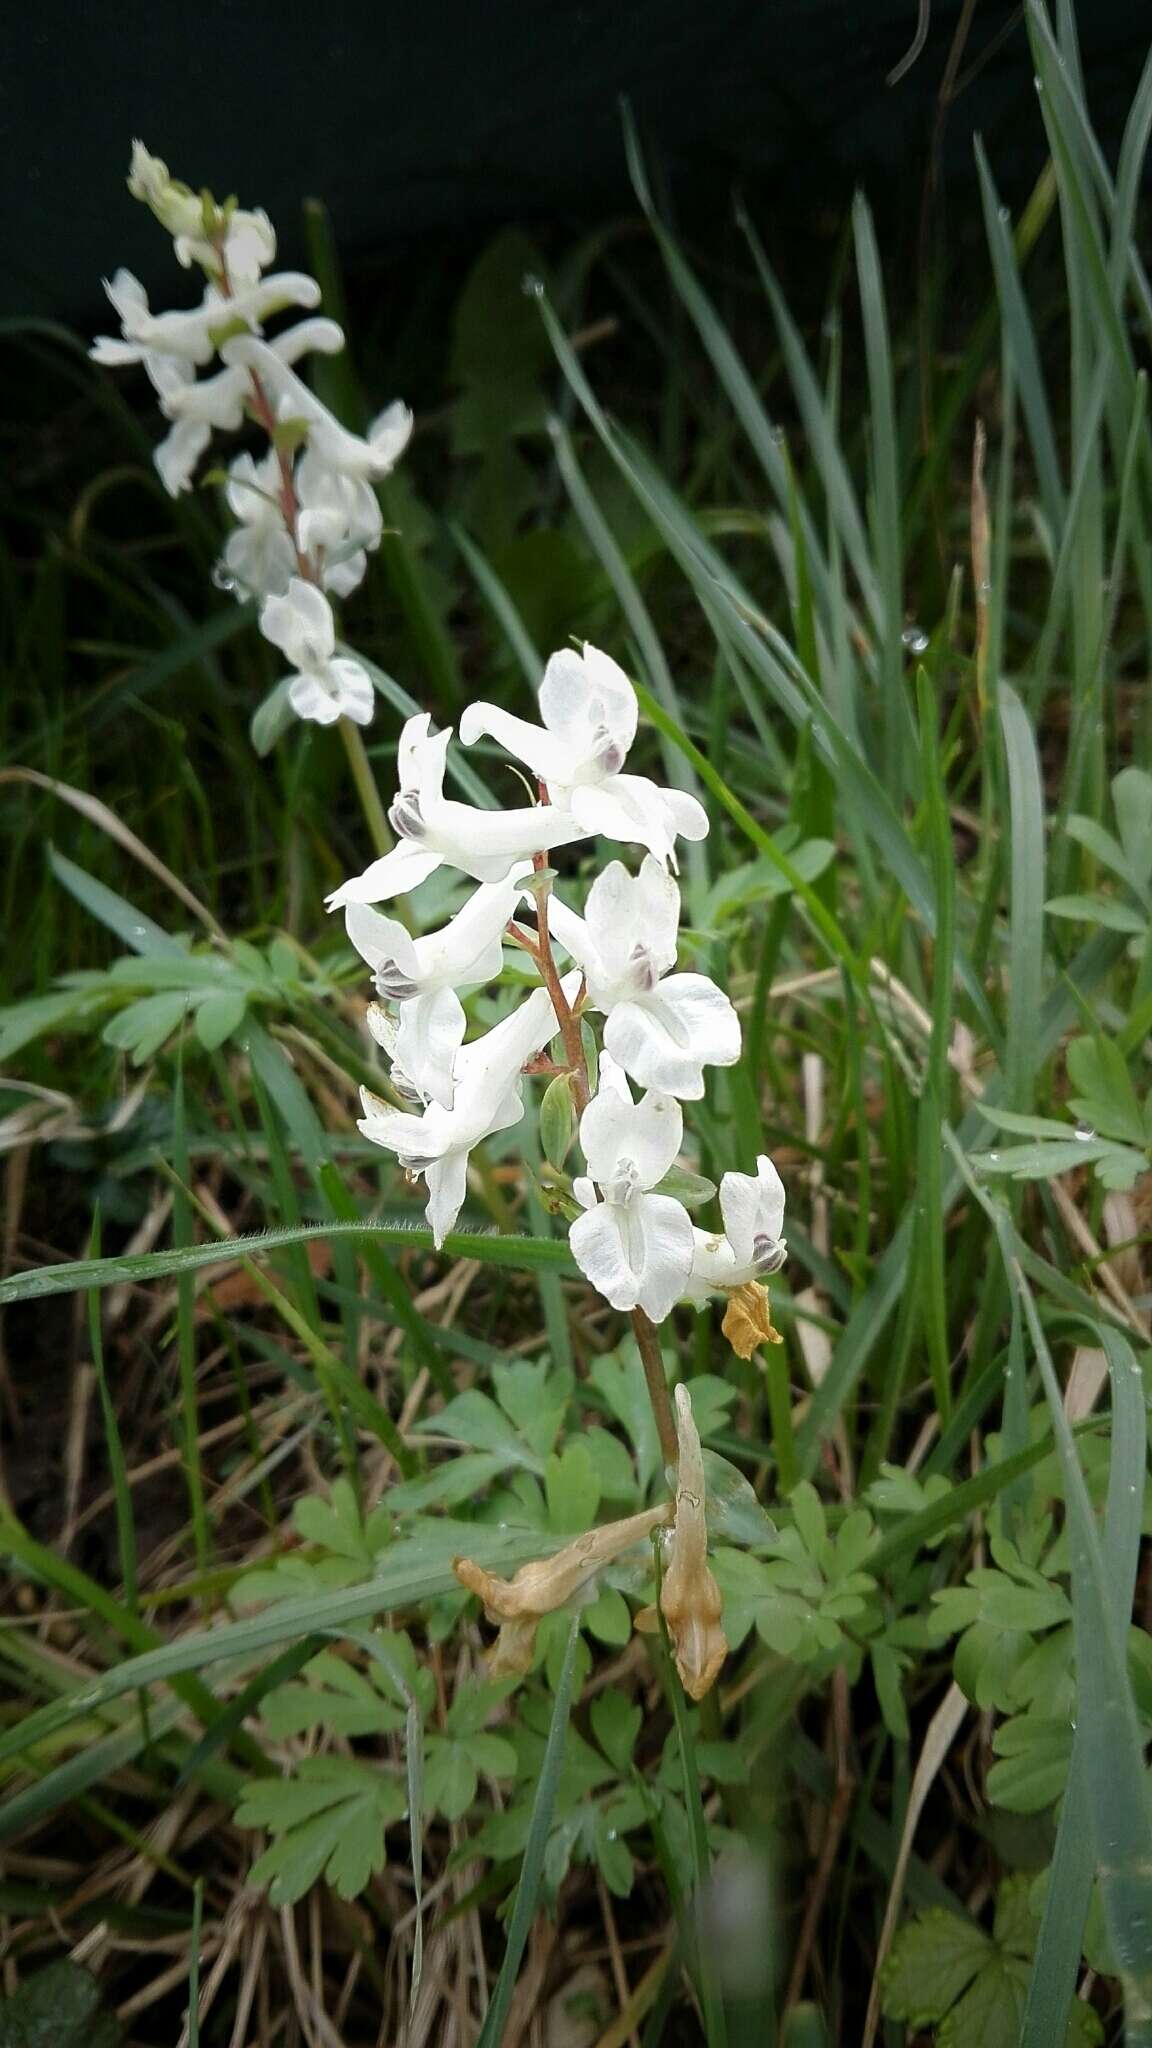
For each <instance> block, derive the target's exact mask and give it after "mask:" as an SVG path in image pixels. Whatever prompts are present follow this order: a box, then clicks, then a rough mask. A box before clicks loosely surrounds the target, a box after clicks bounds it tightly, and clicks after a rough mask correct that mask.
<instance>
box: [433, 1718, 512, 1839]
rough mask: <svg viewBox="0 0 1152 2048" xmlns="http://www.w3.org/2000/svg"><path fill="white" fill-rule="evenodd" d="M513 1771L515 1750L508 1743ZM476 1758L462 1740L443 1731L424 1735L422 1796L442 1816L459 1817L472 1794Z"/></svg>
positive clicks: (474, 1788) (474, 1791) (471, 1798)
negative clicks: (453, 1737)
mask: <svg viewBox="0 0 1152 2048" xmlns="http://www.w3.org/2000/svg"><path fill="white" fill-rule="evenodd" d="M508 1748H509V1752H510V1755H511V1758H512V1769H511V1771H508V1772H506V1773H505V1775H506V1776H508V1777H511V1776H514V1775H515V1769H516V1752H515V1750H514V1749H512V1748H511V1745H510V1744H509V1745H508ZM476 1771H477V1762H476V1760H475V1759H474V1756H473V1754H472V1753H471V1750H470V1745H469V1744H468V1743H465V1742H453V1741H451V1740H449V1739H448V1738H447V1737H445V1736H443V1735H429V1736H428V1737H427V1738H426V1746H425V1756H424V1797H425V1799H426V1800H427V1802H428V1804H429V1806H431V1807H434V1808H435V1809H436V1811H437V1812H439V1813H442V1814H443V1815H444V1818H445V1820H459V1819H460V1816H461V1814H464V1813H467V1811H468V1808H469V1807H470V1806H471V1804H472V1801H473V1800H474V1799H475V1797H476V1785H477V1776H476Z"/></svg>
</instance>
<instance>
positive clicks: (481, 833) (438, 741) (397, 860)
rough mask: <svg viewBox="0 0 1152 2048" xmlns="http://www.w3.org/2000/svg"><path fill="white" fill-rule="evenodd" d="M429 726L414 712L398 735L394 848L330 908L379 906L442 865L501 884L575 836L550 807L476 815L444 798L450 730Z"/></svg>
mask: <svg viewBox="0 0 1152 2048" xmlns="http://www.w3.org/2000/svg"><path fill="white" fill-rule="evenodd" d="M431 724H432V721H431V719H430V717H429V716H428V714H427V712H421V713H420V715H419V716H418V717H416V718H410V719H409V720H408V723H407V724H406V725H405V727H404V730H403V731H402V733H401V735H400V746H399V749H398V765H399V769H400V789H399V792H398V794H397V796H396V798H395V801H394V802H393V804H392V806H391V809H390V810H389V813H388V819H389V823H390V824H391V826H392V829H393V831H394V832H395V833H396V836H397V838H398V839H399V840H400V841H401V842H402V843H401V844H400V845H399V846H394V847H393V849H392V851H391V853H386V854H385V855H384V857H383V859H381V860H375V861H373V862H372V864H371V866H370V867H367V868H365V870H364V873H363V874H362V875H357V876H355V877H354V878H353V879H352V880H351V881H348V882H345V883H343V884H342V886H341V887H340V888H339V889H337V890H335V891H334V892H333V894H332V895H331V896H329V898H328V908H329V909H330V910H336V909H338V908H340V907H341V906H342V905H344V904H346V903H383V902H386V901H387V899H388V898H389V897H390V896H398V895H400V894H401V893H402V892H403V891H404V890H406V889H411V888H414V887H415V885H416V881H417V880H420V881H423V880H424V878H425V877H426V876H427V875H430V874H432V873H434V871H435V870H436V869H437V868H438V867H440V866H441V864H442V863H445V862H446V863H447V864H448V865H449V866H450V867H457V868H461V869H462V870H463V872H464V873H465V874H466V875H471V876H472V878H473V880H474V881H477V882H502V881H504V880H505V879H506V878H507V876H509V875H510V874H511V872H512V870H513V868H514V867H516V866H517V865H518V864H519V863H520V862H522V861H524V860H525V859H526V858H528V857H530V856H531V855H532V854H535V853H545V852H547V851H548V850H549V849H550V848H551V847H553V846H567V845H568V844H570V842H571V841H573V840H575V839H581V838H583V836H584V835H583V833H582V832H581V829H580V827H579V825H577V823H576V821H575V819H574V818H571V817H569V815H568V814H567V812H565V811H561V810H558V809H557V807H556V806H555V805H554V804H536V805H532V806H530V807H529V808H526V809H524V810H514V811H482V810H479V809H478V808H477V807H476V806H475V805H473V804H460V803H456V802H455V801H454V800H453V799H452V798H451V797H446V796H445V795H444V760H445V755H446V753H447V750H448V742H449V740H450V739H451V737H452V730H451V727H449V728H448V730H447V731H446V732H441V733H436V734H435V735H433V733H432V731H431ZM417 853H418V855H419V861H417V859H416V858H415V855H416V854H417Z"/></svg>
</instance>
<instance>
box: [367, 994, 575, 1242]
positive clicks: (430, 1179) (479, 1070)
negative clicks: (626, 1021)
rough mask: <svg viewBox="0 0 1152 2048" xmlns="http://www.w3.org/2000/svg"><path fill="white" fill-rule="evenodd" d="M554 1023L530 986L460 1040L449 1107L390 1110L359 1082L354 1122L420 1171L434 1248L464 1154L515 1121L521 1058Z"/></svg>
mask: <svg viewBox="0 0 1152 2048" xmlns="http://www.w3.org/2000/svg"><path fill="white" fill-rule="evenodd" d="M576 980H577V977H576V976H575V975H570V976H569V977H568V981H567V983H566V984H565V986H564V992H565V995H566V996H567V998H568V1000H569V1001H571V1000H572V998H573V997H574V996H575V993H576ZM461 1014H462V1013H461ZM556 1030H557V1025H556V1014H555V1011H554V1010H553V1008H552V1001H551V998H550V996H549V994H548V991H547V990H546V989H543V988H538V989H534V990H533V992H532V994H531V995H530V996H529V997H528V998H527V1000H526V1001H525V1002H523V1003H521V1005H520V1007H519V1009H518V1010H513V1011H512V1013H511V1014H510V1015H509V1016H507V1017H505V1018H503V1019H502V1021H501V1022H500V1023H499V1024H496V1025H494V1026H493V1028H492V1030H491V1031H487V1032H485V1034H484V1036H483V1037H482V1038H475V1039H473V1040H472V1042H471V1044H469V1045H463V1046H460V1048H459V1050H458V1051H457V1053H456V1056H455V1060H454V1062H453V1074H452V1079H453V1096H452V1107H451V1109H445V1108H444V1107H443V1105H442V1104H441V1103H439V1102H436V1101H432V1102H430V1103H429V1104H428V1106H427V1108H426V1109H425V1110H424V1112H423V1115H421V1116H415V1115H412V1114H410V1113H409V1112H407V1111H405V1110H394V1109H391V1108H390V1107H389V1105H388V1104H387V1103H385V1102H381V1101H380V1099H379V1097H377V1096H375V1095H372V1094H370V1093H369V1091H368V1090H367V1089H361V1091H360V1092H361V1097H362V1099H363V1103H364V1112H365V1113H364V1115H363V1117H362V1118H361V1119H360V1121H359V1125H358V1128H359V1129H360V1131H361V1132H362V1133H363V1135H364V1136H365V1137H366V1138H368V1139H370V1140H371V1142H372V1144H374V1145H384V1146H386V1147H387V1148H388V1150H389V1151H391V1152H395V1153H396V1155H397V1157H398V1159H399V1161H400V1164H401V1166H403V1167H406V1168H407V1171H408V1172H409V1174H410V1175H412V1176H416V1175H420V1174H422V1175H423V1176H424V1180H425V1182H426V1184H427V1187H428V1204H427V1207H426V1209H425V1212H424V1213H425V1215H426V1217H427V1219H428V1222H429V1224H430V1226H431V1229H432V1236H433V1240H434V1242H435V1244H436V1246H437V1249H439V1247H440V1245H442V1244H443V1242H444V1239H445V1237H446V1236H447V1234H448V1232H449V1231H450V1230H451V1229H452V1226H453V1224H454V1223H455V1221H456V1218H457V1216H458V1215H459V1213H460V1210H461V1208H462V1206H463V1202H464V1195H465V1192H466V1189H467V1178H468V1154H469V1153H470V1152H471V1150H472V1148H473V1146H475V1145H479V1144H480V1143H481V1142H482V1140H483V1139H485V1138H489V1137H491V1136H492V1135H493V1134H494V1133H495V1132H496V1131H506V1130H508V1129H509V1128H510V1127H511V1125H513V1124H516V1123H519V1121H520V1118H521V1117H522V1115H523V1114H524V1103H523V1097H522V1094H521V1079H522V1074H523V1069H524V1066H525V1063H526V1062H527V1061H528V1060H530V1059H531V1058H532V1057H533V1055H534V1054H535V1053H538V1052H539V1051H540V1050H541V1048H542V1047H543V1046H545V1045H547V1044H548V1041H549V1039H551V1038H554V1037H555V1036H556ZM397 1055H398V1057H399V1042H397ZM401 1064H402V1065H403V1064H404V1063H403V1061H402V1062H401Z"/></svg>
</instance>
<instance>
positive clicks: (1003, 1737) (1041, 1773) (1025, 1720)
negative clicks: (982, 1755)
mask: <svg viewBox="0 0 1152 2048" xmlns="http://www.w3.org/2000/svg"><path fill="white" fill-rule="evenodd" d="M1072 1735H1073V1730H1072V1725H1071V1722H1070V1721H1068V1720H1066V1719H1064V1720H1062V1719H1059V1718H1058V1717H1055V1716H1052V1715H1047V1714H1017V1715H1015V1716H1014V1718H1013V1719H1012V1720H1010V1721H1005V1722H1004V1723H1003V1725H1002V1726H1001V1727H999V1728H998V1729H997V1730H996V1733H995V1735H994V1736H993V1738H992V1747H993V1749H994V1750H995V1751H996V1755H997V1757H998V1758H999V1762H997V1763H994V1764H993V1766H992V1768H991V1770H990V1771H989V1773H988V1796H989V1798H990V1799H991V1800H992V1801H993V1803H994V1804H995V1805H997V1806H1003V1807H1006V1808H1007V1809H1008V1811H1009V1812H1010V1813H1041V1812H1043V1810H1044V1809H1045V1807H1048V1806H1053V1805H1055V1803H1056V1801H1057V1800H1058V1799H1059V1798H1060V1796H1061V1794H1062V1793H1063V1791H1064V1787H1065V1785H1066V1784H1067V1781H1068V1764H1069V1760H1070V1758H1071V1755H1072Z"/></svg>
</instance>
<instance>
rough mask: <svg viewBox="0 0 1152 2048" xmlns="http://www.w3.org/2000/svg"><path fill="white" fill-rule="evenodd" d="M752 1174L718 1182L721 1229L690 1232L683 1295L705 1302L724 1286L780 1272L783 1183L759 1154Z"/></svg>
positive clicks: (785, 1249)
mask: <svg viewBox="0 0 1152 2048" xmlns="http://www.w3.org/2000/svg"><path fill="white" fill-rule="evenodd" d="M756 1168H757V1170H756V1172H755V1173H726V1174H725V1175H724V1178H723V1180H722V1181H721V1183H720V1213H721V1215H722V1216H723V1218H724V1230H723V1233H718V1234H717V1235H715V1236H710V1235H709V1233H708V1232H707V1231H705V1230H696V1231H694V1232H693V1237H694V1241H695V1249H694V1251H693V1254H692V1271H691V1274H690V1276H689V1281H688V1285H687V1287H686V1288H685V1290H684V1291H685V1294H686V1295H687V1297H688V1299H689V1300H690V1301H695V1302H698V1303H701V1304H702V1303H704V1302H705V1301H707V1299H708V1296H709V1295H710V1294H716V1293H719V1292H720V1291H721V1290H722V1289H727V1288H732V1287H744V1286H746V1285H747V1284H748V1282H749V1281H751V1280H763V1279H764V1278H765V1277H766V1276H767V1275H768V1274H770V1273H778V1272H779V1271H780V1268H781V1266H782V1265H783V1264H784V1260H785V1258H786V1257H787V1252H788V1247H787V1244H786V1243H785V1240H784V1238H783V1237H782V1236H781V1235H780V1233H781V1231H782V1230H783V1228H784V1183H783V1181H782V1180H781V1178H780V1175H779V1174H778V1173H777V1171H776V1168H775V1167H774V1166H773V1164H772V1161H771V1160H770V1159H769V1158H767V1157H766V1156H765V1154H764V1153H761V1154H760V1156H759V1158H758V1159H757V1161H756Z"/></svg>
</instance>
